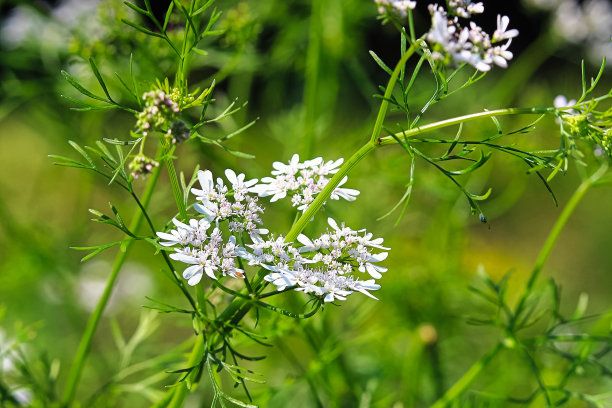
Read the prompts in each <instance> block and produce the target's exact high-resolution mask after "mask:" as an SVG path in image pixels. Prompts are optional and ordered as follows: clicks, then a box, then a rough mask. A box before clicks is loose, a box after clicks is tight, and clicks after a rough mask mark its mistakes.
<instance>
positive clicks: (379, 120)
mask: <svg viewBox="0 0 612 408" xmlns="http://www.w3.org/2000/svg"><path fill="white" fill-rule="evenodd" d="M421 44H423V41H422V40H420V39H419V40H417V41H416V42H415V43H414V44H412V45H411V46H410V48H408V50H406V52H405V53H404V55H402V58H400V60H399V62H398V63H397V65H396V66H395V69H394V70H393V73H392V74H391V78H389V82H388V83H387V88H386V89H385V95H384V96H383V100H382V103H381V104H380V109H379V110H378V115H377V116H376V122H375V123H374V129H373V130H372V137H371V138H370V141H376V140H378V137H379V136H380V132H381V130H382V126H383V123H384V121H385V117H386V116H387V108H388V107H389V100H390V99H391V95H392V94H393V89H394V88H395V83H396V82H397V78H398V77H399V75H400V73H401V72H402V69H403V68H404V65H406V62H407V61H408V59H409V58H410V57H411V56H412V54H414V53H415V52H416V50H417V49H418V48H419V47H420V46H421Z"/></svg>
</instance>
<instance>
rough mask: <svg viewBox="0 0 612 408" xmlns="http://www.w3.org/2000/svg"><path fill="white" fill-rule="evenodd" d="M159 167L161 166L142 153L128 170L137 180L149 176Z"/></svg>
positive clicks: (135, 158)
mask: <svg viewBox="0 0 612 408" xmlns="http://www.w3.org/2000/svg"><path fill="white" fill-rule="evenodd" d="M157 166H159V163H158V162H156V161H155V160H153V159H151V158H149V157H147V156H145V155H144V154H142V153H141V154H138V155H136V156H135V157H134V158H133V159H132V161H131V162H130V164H128V170H129V171H130V174H131V175H132V177H133V178H135V179H137V178H139V177H140V176H146V175H148V174H149V173H151V172H152V171H153V169H154V168H155V167H157Z"/></svg>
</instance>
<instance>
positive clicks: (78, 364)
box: [62, 166, 161, 407]
mask: <svg viewBox="0 0 612 408" xmlns="http://www.w3.org/2000/svg"><path fill="white" fill-rule="evenodd" d="M160 173H161V166H158V167H157V168H155V170H153V174H152V175H151V178H150V179H149V182H148V184H147V187H146V189H145V191H144V194H143V197H142V205H143V207H144V208H146V207H147V206H148V205H149V202H150V201H151V196H152V195H153V190H154V189H155V185H156V184H157V180H158V179H159V175H160ZM144 218H145V216H144V212H143V211H141V210H140V208H139V209H137V210H136V213H135V214H134V217H133V218H132V222H131V223H130V227H129V230H130V231H133V232H137V231H138V229H139V228H140V225H141V224H142V221H143V220H144ZM133 243H134V240H133V239H130V240H129V241H127V244H126V245H125V248H123V250H121V251H120V252H119V254H117V257H116V258H115V262H114V264H113V268H112V270H111V273H110V275H109V277H108V281H107V282H106V287H105V288H104V292H103V293H102V296H101V297H100V300H99V301H98V304H97V305H96V308H95V310H94V312H93V314H92V315H91V316H90V318H89V320H88V321H87V326H86V327H85V332H84V333H83V337H82V338H81V342H80V343H79V347H78V349H77V351H76V355H75V357H74V361H73V362H72V366H71V367H70V372H69V373H68V381H67V383H66V388H65V390H64V395H63V398H62V406H64V407H67V406H70V405H71V404H72V401H73V399H74V395H75V393H76V389H77V387H78V384H79V380H80V378H81V373H82V372H83V367H84V364H85V359H86V358H87V354H88V352H89V348H90V346H91V341H92V339H93V336H94V334H95V332H96V328H97V327H98V324H99V323H100V319H101V318H102V313H103V312H104V309H105V307H106V304H107V303H108V300H109V298H110V296H111V294H112V291H113V288H114V286H115V281H116V280H117V277H118V276H119V271H120V270H121V267H122V266H123V263H124V262H125V260H126V258H127V256H128V253H129V252H130V249H131V248H132V245H133Z"/></svg>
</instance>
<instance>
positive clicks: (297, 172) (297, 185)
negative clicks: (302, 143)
mask: <svg viewBox="0 0 612 408" xmlns="http://www.w3.org/2000/svg"><path fill="white" fill-rule="evenodd" d="M343 161H344V160H343V159H338V160H335V161H334V160H331V161H328V162H324V161H323V159H322V158H321V157H317V158H316V159H312V160H306V161H305V162H303V163H300V157H299V156H298V155H297V154H295V155H293V157H292V158H291V160H290V161H289V163H287V164H285V163H282V162H274V163H272V167H274V170H272V175H273V176H275V177H264V178H262V179H261V184H259V185H257V186H255V187H254V188H253V191H254V192H256V193H257V194H258V195H259V196H260V197H268V196H272V198H271V199H270V201H271V202H274V201H277V200H280V199H282V198H285V197H287V196H289V197H291V203H292V205H293V206H294V207H297V208H298V210H300V211H304V210H306V208H307V207H308V206H309V205H310V204H311V203H312V202H313V201H314V199H315V197H316V196H317V195H318V194H319V193H320V192H321V191H322V190H323V189H324V188H325V186H327V184H328V183H329V180H330V178H331V176H332V175H334V174H336V173H337V172H338V170H339V167H340V165H341V164H342V162H343ZM347 180H348V178H347V177H344V178H343V179H342V180H341V181H340V183H339V184H338V187H336V188H335V189H334V191H333V192H332V194H331V196H330V198H331V199H332V200H339V199H340V198H344V199H345V200H347V201H354V200H355V199H356V197H357V195H359V191H358V190H355V189H352V188H343V187H341V186H342V185H344V183H346V181H347Z"/></svg>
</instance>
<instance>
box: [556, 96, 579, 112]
mask: <svg viewBox="0 0 612 408" xmlns="http://www.w3.org/2000/svg"><path fill="white" fill-rule="evenodd" d="M575 104H576V100H575V99H571V100H569V101H568V100H567V98H566V97H565V95H557V96H556V97H555V100H554V101H553V105H554V107H555V108H557V109H562V108H569V107H570V106H574V105H575Z"/></svg>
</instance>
